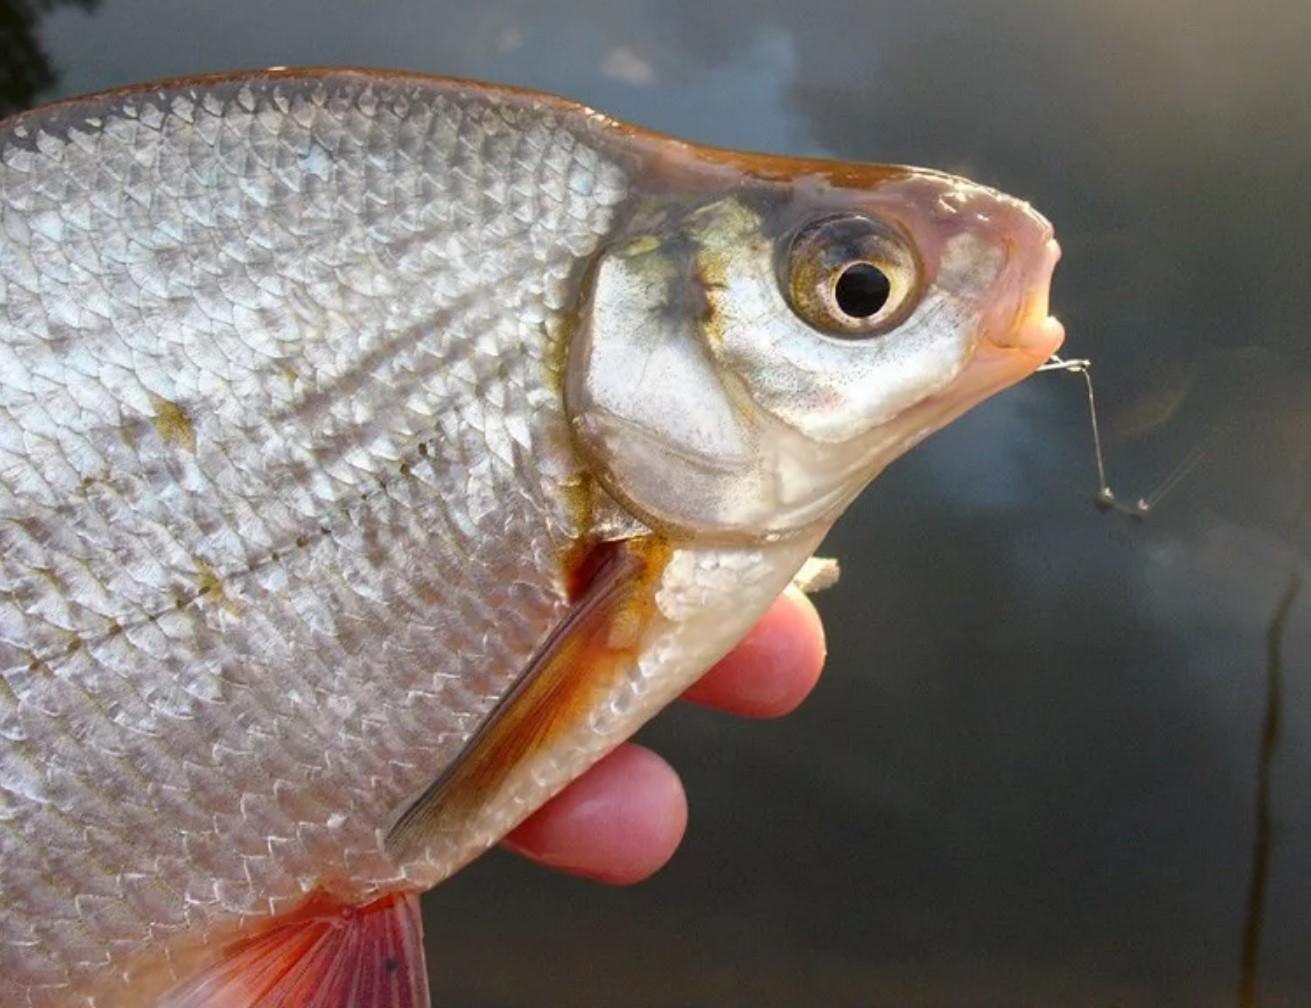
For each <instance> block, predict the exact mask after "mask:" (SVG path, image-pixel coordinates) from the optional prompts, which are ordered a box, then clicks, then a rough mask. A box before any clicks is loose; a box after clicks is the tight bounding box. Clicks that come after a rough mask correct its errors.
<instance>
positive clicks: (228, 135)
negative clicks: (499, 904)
mask: <svg viewBox="0 0 1311 1008" xmlns="http://www.w3.org/2000/svg"><path fill="white" fill-rule="evenodd" d="M1058 254H1059V250H1058V248H1057V245H1056V243H1055V241H1054V240H1053V239H1052V231H1051V227H1050V225H1049V224H1048V223H1047V221H1046V220H1044V219H1043V218H1042V217H1041V216H1039V215H1038V214H1037V213H1035V212H1033V211H1032V210H1031V209H1030V208H1029V207H1028V206H1027V205H1025V204H1024V203H1021V202H1019V201H1017V200H1014V199H1011V198H1009V197H1007V196H1003V195H1001V194H999V193H997V192H994V191H992V190H990V189H986V188H983V187H981V186H978V185H975V184H973V183H970V182H967V181H964V180H962V179H959V178H955V177H952V176H949V175H944V174H941V173H938V172H933V171H926V170H922V169H916V168H902V167H888V166H874V165H849V164H840V163H834V162H826V161H810V160H795V159H785V158H775V157H767V156H762V155H751V154H739V153H733V152H728V151H722V150H714V149H708V148H703V147H696V146H692V145H689V144H685V143H681V142H679V141H676V140H674V139H672V138H668V137H664V136H660V135H657V134H653V133H649V132H646V131H643V130H639V129H635V128H633V127H629V126H625V125H623V124H620V123H617V122H615V121H613V120H610V119H607V118H605V117H604V116H601V115H599V114H597V113H595V112H593V111H590V110H588V109H586V108H583V107H581V106H578V105H574V104H571V103H569V102H566V101H563V100H560V99H556V98H551V97H547V96H543V95H537V94H531V93H527V92H523V91H516V90H512V89H508V88H502V87H494V86H488V85H482V84H474V83H469V82H461V81H452V80H445V79H440V78H431V77H422V76H415V75H407V74H395V73H379V72H372V71H370V72H362V71H352V70H291V71H271V72H266V73H257V74H250V75H239V76H227V77H213V78H203V79H192V80H181V81H176V82H170V83H165V84H160V85H151V86H146V87H139V88H129V89H126V90H120V91H114V92H110V93H106V94H102V95H97V96H93V97H89V98H82V99H77V100H73V101H68V102H63V103H60V104H56V105H51V106H47V107H45V108H42V109H37V110H36V111H33V112H29V113H25V114H22V115H19V116H17V117H14V118H11V119H9V120H7V121H5V122H3V123H0V548H2V549H3V558H2V559H0V1004H2V1005H5V1006H25V1008H71V1006H78V1008H141V1006H158V1008H254V1006H259V1008H270V1006H275V1005H276V1006H284V1008H319V1006H323V1008H326V1006H342V1005H350V1006H354V1008H384V1006H388V1008H390V1006H400V1008H412V1006H420V1005H425V1004H426V1003H427V996H428V995H427V986H426V980H425V971H424V963H423V955H422V948H421V945H420V941H419V922H418V912H417V893H419V892H420V891H422V890H424V889H426V888H428V887H430V886H432V885H434V884H435V883H437V882H440V881H441V880H442V879H444V878H446V877H447V876H448V875H450V874H451V873H452V872H454V871H455V870H456V869H458V868H459V867H460V866H461V865H463V864H465V863H466V862H468V861H469V860H470V859H472V858H473V857H475V856H476V855H477V854H479V853H480V852H481V851H483V850H484V849H486V848H487V847H488V846H489V845H491V844H493V843H494V842H496V841H497V840H498V839H499V838H500V837H502V836H503V835H504V834H505V833H506V832H508V831H509V830H510V829H511V828H513V827H514V826H515V825H516V824H517V823H519V822H520V821H521V820H523V819H524V818H525V817H526V816H527V815H528V814H529V813H530V812H532V811H533V810H534V809H536V808H537V807H538V806H540V805H541V804H542V803H543V802H544V801H546V800H547V799H548V798H549V797H550V796H551V795H553V794H554V793H556V792H557V791H559V790H560V789H561V788H562V787H563V786H564V785H565V784H566V783H568V782H569V781H570V780H571V779H573V778H574V777H576V776H578V775H579V774H580V773H582V771H583V770H585V769H586V768H587V767H588V766H589V765H591V764H592V763H594V762H595V761H596V760H597V759H599V758H600V757H601V756H602V755H604V754H605V753H606V752H608V751H609V750H611V749H612V748H613V747H615V746H616V745H617V744H618V743H619V742H620V741H621V740H623V739H624V738H625V737H627V736H628V735H629V734H631V733H632V732H633V731H635V730H636V729H637V728H638V727H639V726H640V725H641V724H642V723H643V722H644V721H646V720H647V719H648V718H650V717H651V716H652V715H653V714H654V713H655V712H657V711H658V710H659V709H660V708H661V707H662V706H663V705H664V704H666V703H667V702H669V701H670V700H671V699H672V698H673V697H675V696H676V695H678V693H679V692H681V691H682V690H683V689H684V688H685V687H686V686H687V685H688V684H689V683H691V682H692V681H693V680H694V679H695V678H696V677H697V676H698V675H699V674H700V673H702V672H703V671H704V670H705V669H706V668H707V667H708V666H710V665H711V664H712V663H713V662H714V661H715V660H716V659H717V658H718V657H719V656H721V655H722V654H724V653H725V651H727V650H728V649H729V648H730V647H731V646H732V645H733V644H734V643H735V642H736V641H737V640H738V639H739V638H740V637H741V636H742V634H743V633H744V632H745V631H746V630H747V629H748V628H749V627H750V625H751V624H752V623H753V622H754V621H755V619H756V618H757V617H758V616H759V615H760V613H761V612H762V611H763V610H764V609H765V608H766V607H767V606H768V604H769V603H770V602H771V601H772V600H773V599H774V598H775V597H776V596H777V595H778V593H779V591H780V590H781V589H782V588H783V587H784V586H785V585H786V584H787V583H788V581H789V579H791V578H792V576H793V574H794V572H795V571H796V570H797V568H798V567H799V566H800V565H801V564H802V563H803V562H804V561H805V560H806V559H807V558H808V557H809V556H810V555H811V553H812V552H813V551H814V549H815V548H816V546H817V545H818V543H819V542H820V540H821V539H822V538H823V536H824V534H825V532H826V530H827V529H828V528H829V526H830V525H831V524H832V522H833V521H834V519H835V518H836V517H837V516H838V514H839V513H840V512H841V511H842V509H843V507H844V506H845V505H846V504H847V503H848V502H849V501H851V499H852V498H853V497H854V496H855V494H856V493H857V492H859V490H860V489H861V488H862V487H863V486H864V485H865V484H866V483H867V482H869V480H870V479H871V478H872V477H874V476H875V475H876V474H877V473H878V472H879V471H880V470H881V469H883V467H884V466H886V465H887V464H888V463H889V462H891V461H892V460H893V459H894V458H895V457H896V456H898V455H900V454H901V453H902V452H904V451H906V449H908V448H909V447H910V446H912V445H913V444H915V443H916V442H918V441H920V440H921V439H922V438H924V437H925V436H926V435H928V434H929V433H931V432H932V431H934V430H935V429H937V428H939V427H941V426H942V425H943V424H945V423H947V422H948V421H950V420H951V419H952V418H954V417H955V416H957V415H958V414H960V413H961V412H962V411H964V410H965V409H967V408H969V407H970V406H971V405H973V404H974V403H977V402H978V401H980V400H981V399H983V398H984V397H986V396H988V395H990V394H992V393H994V392H996V391H998V390H999V389H1002V388H1004V387H1006V386H1007V385H1010V384H1011V383H1013V382H1015V381H1017V380H1018V379H1020V378H1022V377H1023V376H1025V375H1027V374H1028V373H1030V372H1031V371H1032V370H1033V369H1034V368H1035V367H1037V366H1038V365H1039V364H1040V363H1041V362H1042V361H1043V360H1045V359H1046V358H1047V357H1048V355H1049V354H1051V353H1052V352H1053V351H1054V350H1055V349H1056V347H1057V346H1058V345H1059V344H1060V341H1061V338H1062V331H1061V327H1060V324H1059V323H1058V322H1056V321H1055V320H1054V319H1052V318H1050V317H1049V316H1048V313H1047V292H1048V283H1049V279H1050V275H1051V272H1052V269H1053V266H1054V265H1055V262H1056V259H1057V256H1058Z"/></svg>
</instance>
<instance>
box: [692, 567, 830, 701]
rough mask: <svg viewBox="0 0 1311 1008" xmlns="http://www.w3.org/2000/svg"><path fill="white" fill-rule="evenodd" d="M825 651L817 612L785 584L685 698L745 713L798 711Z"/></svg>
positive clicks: (815, 675) (822, 664) (814, 681)
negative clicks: (759, 615) (747, 630)
mask: <svg viewBox="0 0 1311 1008" xmlns="http://www.w3.org/2000/svg"><path fill="white" fill-rule="evenodd" d="M825 653H826V652H825V644H824V626H823V623H822V622H821V620H820V617H819V613H818V612H817V611H816V610H815V606H814V605H813V604H812V603H811V601H810V599H808V598H807V597H806V596H805V595H804V594H802V593H801V592H800V591H799V590H797V589H796V588H793V587H789V588H788V589H787V591H785V592H784V593H783V594H782V595H781V596H780V597H779V598H778V600H777V601H775V602H774V604H773V605H772V606H771V607H770V608H769V609H768V610H767V611H766V612H765V614H764V616H762V617H761V618H760V620H759V622H757V623H756V625H755V626H754V627H752V629H751V630H750V631H749V632H748V633H747V635H746V637H744V638H743V639H742V641H741V643H739V644H738V646H737V647H736V648H734V649H733V650H732V651H731V652H730V653H729V654H727V655H726V656H725V657H724V658H723V659H721V660H720V661H719V662H718V664H716V665H715V666H714V668H712V669H711V670H710V671H709V672H707V673H706V674H705V675H704V676H703V677H702V678H701V680H700V681H699V682H697V683H696V684H695V685H693V686H692V687H691V688H690V689H689V690H688V691H687V692H686V693H685V694H684V696H685V697H686V698H687V699H688V700H691V701H693V702H695V703H699V704H702V705H704V706H706V707H713V708H715V709H717V710H724V711H729V712H731V713H734V714H740V715H743V716H745V717H757V718H769V717H780V716H781V715H784V714H789V713H791V712H792V711H794V710H796V708H797V707H798V706H800V704H801V702H802V701H803V700H805V699H806V697H807V696H809V695H810V693H811V691H812V690H813V689H814V688H815V684H816V683H817V682H818V681H819V675H820V672H821V670H822V669H823V667H824V658H825Z"/></svg>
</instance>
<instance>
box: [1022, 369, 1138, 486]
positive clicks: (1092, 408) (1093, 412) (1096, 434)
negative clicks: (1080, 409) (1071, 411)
mask: <svg viewBox="0 0 1311 1008" xmlns="http://www.w3.org/2000/svg"><path fill="white" fill-rule="evenodd" d="M1091 368H1092V361H1090V360H1087V359H1086V358H1072V359H1070V360H1066V359H1065V358H1064V357H1062V356H1060V355H1059V354H1052V355H1051V359H1050V360H1048V361H1047V363H1046V364H1043V365H1041V366H1040V367H1039V368H1038V370H1039V371H1067V372H1070V373H1071V374H1077V375H1082V376H1083V382H1084V386H1085V387H1086V388H1087V389H1088V420H1089V422H1090V423H1091V425H1092V437H1093V460H1094V461H1095V462H1096V463H1097V500H1098V502H1099V503H1101V504H1102V505H1110V506H1113V507H1116V508H1117V509H1118V510H1127V509H1125V508H1124V507H1123V505H1120V504H1118V503H1117V502H1116V500H1115V494H1114V492H1113V491H1112V490H1111V488H1110V486H1109V485H1108V484H1107V482H1106V462H1105V459H1104V458H1103V457H1102V430H1101V425H1100V424H1099V423H1098V421H1097V396H1096V393H1094V392H1093V383H1092V372H1091Z"/></svg>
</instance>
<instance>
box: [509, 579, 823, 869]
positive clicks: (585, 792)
mask: <svg viewBox="0 0 1311 1008" xmlns="http://www.w3.org/2000/svg"><path fill="white" fill-rule="evenodd" d="M823 663H824V630H823V627H822V626H821V625H820V621H819V615H818V614H817V613H816V612H815V608H814V606H812V605H811V604H810V602H809V600H808V599H807V598H806V597H805V596H804V595H802V594H801V592H799V591H797V590H796V589H794V588H790V589H788V590H787V591H786V592H784V594H783V595H782V596H781V597H780V598H779V599H778V601H777V602H775V603H774V605H773V606H772V607H771V608H770V609H769V611H768V612H766V613H765V615H764V616H762V617H761V619H760V622H758V623H757V624H756V625H755V627H754V628H753V629H752V630H751V632H750V633H748V634H747V636H746V637H745V638H744V639H743V641H742V642H741V643H740V644H739V645H738V646H737V647H736V648H735V649H734V650H733V651H732V652H730V653H729V654H728V655H727V656H725V657H724V659H723V660H722V661H720V662H719V664H717V665H716V666H715V667H714V668H712V669H711V670H710V671H709V672H707V673H706V674H705V675H704V676H703V677H702V678H701V679H700V681H698V682H697V683H696V684H695V685H693V686H692V688H691V689H689V690H688V691H687V692H686V693H684V694H683V696H684V698H685V699H688V700H691V701H692V702H693V703H698V704H703V705H704V706H707V707H714V708H716V709H718V710H724V711H729V712H731V713H734V714H740V715H742V716H744V717H756V718H767V717H778V716H780V715H782V714H787V713H789V712H790V711H792V710H793V709H795V708H796V707H797V705H798V704H800V703H801V701H802V700H804V699H805V698H806V696H807V695H808V694H809V693H810V691H811V689H812V688H813V687H814V685H815V682H816V680H817V679H818V678H819V672H820V668H821V666H822V665H823ZM686 827H687V798H686V797H685V795H684V794H683V785H682V783H681V782H680V781H679V779H678V774H677V772H676V771H675V770H674V769H673V767H671V766H670V765H669V764H668V763H666V762H665V761H664V760H663V759H661V758H660V757H659V756H657V755H656V754H655V753H653V752H652V751H651V750H649V749H646V748H644V747H642V746H639V745H635V744H633V743H631V742H629V743H625V744H624V745H622V746H620V747H619V748H618V749H616V750H615V751H614V752H613V753H611V754H610V755H609V756H607V757H606V758H605V759H603V760H601V761H600V762H599V763H597V764H596V766H594V767H592V769H590V770H589V771H587V773H585V774H583V776H582V777H579V778H578V779H577V780H576V781H574V782H573V783H572V784H570V785H569V786H568V787H567V788H565V790H564V791H562V792H561V793H560V794H558V795H557V796H556V797H555V798H553V799H552V800H551V801H549V802H547V803H546V804H545V805H543V806H542V807H541V808H540V809H538V810H537V811H536V812H535V813H533V815H532V816H530V817H529V818H528V819H527V820H526V821H525V822H524V823H523V824H522V825H521V826H520V827H519V828H518V829H516V830H515V831H514V832H513V833H511V834H510V835H509V836H508V837H506V838H505V840H504V841H503V844H504V846H505V847H506V848H508V849H509V850H512V851H514V852H516V853H518V854H522V855H524V856H525V857H527V858H530V859H532V860H534V861H536V862H538V863H539V864H543V865H546V866H547V867H550V868H555V869H557V870H559V871H564V872H568V873H570V874H572V875H581V876H583V877H585V878H590V879H595V880H597V881H600V882H609V883H612V884H615V885H627V884H630V883H633V882H640V881H641V880H642V879H644V878H646V877H647V876H648V875H651V874H652V873H654V872H655V871H657V870H658V869H659V868H660V867H661V866H663V865H664V863H665V862H666V861H668V860H669V858H670V857H671V856H673V853H674V851H675V849H677V847H678V844H679V841H680V840H682V838H683V831H684V830H685V829H686Z"/></svg>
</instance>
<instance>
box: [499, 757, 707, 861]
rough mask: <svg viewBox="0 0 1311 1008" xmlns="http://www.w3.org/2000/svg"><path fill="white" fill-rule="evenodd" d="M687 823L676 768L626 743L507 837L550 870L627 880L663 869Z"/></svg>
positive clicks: (506, 843) (507, 841)
mask: <svg viewBox="0 0 1311 1008" xmlns="http://www.w3.org/2000/svg"><path fill="white" fill-rule="evenodd" d="M686 828H687V798H686V796H685V795H684V794H683V784H682V782H681V781H680V780H679V779H678V774H677V773H675V772H674V769H673V768H672V767H671V766H670V765H669V764H668V763H666V762H665V761H664V760H663V759H661V758H660V757H659V756H657V755H656V754H655V753H653V752H651V750H649V749H645V748H643V747H642V746H639V745H634V744H632V743H626V744H625V745H622V746H620V747H619V748H618V749H616V750H615V751H614V752H612V753H611V754H610V755H609V756H607V757H606V758H605V759H603V760H601V761H600V762H599V763H597V764H596V766H594V767H592V769H590V770H589V771H587V773H585V774H583V776H581V777H579V778H578V779H577V780H576V781H574V782H573V783H572V784H570V785H569V786H568V787H567V788H565V789H564V790H563V791H562V792H560V794H558V795H556V796H555V798H553V799H552V800H551V801H549V802H547V803H546V804H545V805H543V806H542V807H541V808H540V809H538V810H537V811H536V812H534V813H533V814H532V815H531V816H529V817H528V819H527V820H525V821H524V822H523V824H522V825H520V826H519V828H518V829H516V830H515V831H514V832H513V833H511V834H510V835H509V836H508V837H506V838H505V840H503V841H502V843H503V844H504V846H506V847H507V848H509V849H510V850H512V851H514V852H516V853H518V854H522V855H524V856H525V857H527V858H531V859H532V860H534V861H536V862H538V863H539V864H543V865H546V866H547V867H549V868H555V869H558V870H560V871H564V872H568V873H570V874H572V875H581V876H583V877H585V878H590V879H595V880H596V881H598V882H609V883H611V884H614V885H629V884H631V883H633V882H640V881H641V880H642V879H644V878H646V877H647V876H648V875H652V874H654V873H655V872H656V871H658V870H659V869H660V868H661V867H663V865H664V864H665V862H666V861H668V860H669V859H670V857H672V856H673V853H674V851H675V850H676V849H677V848H678V843H679V841H680V840H682V839H683V831H684V830H685V829H686Z"/></svg>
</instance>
